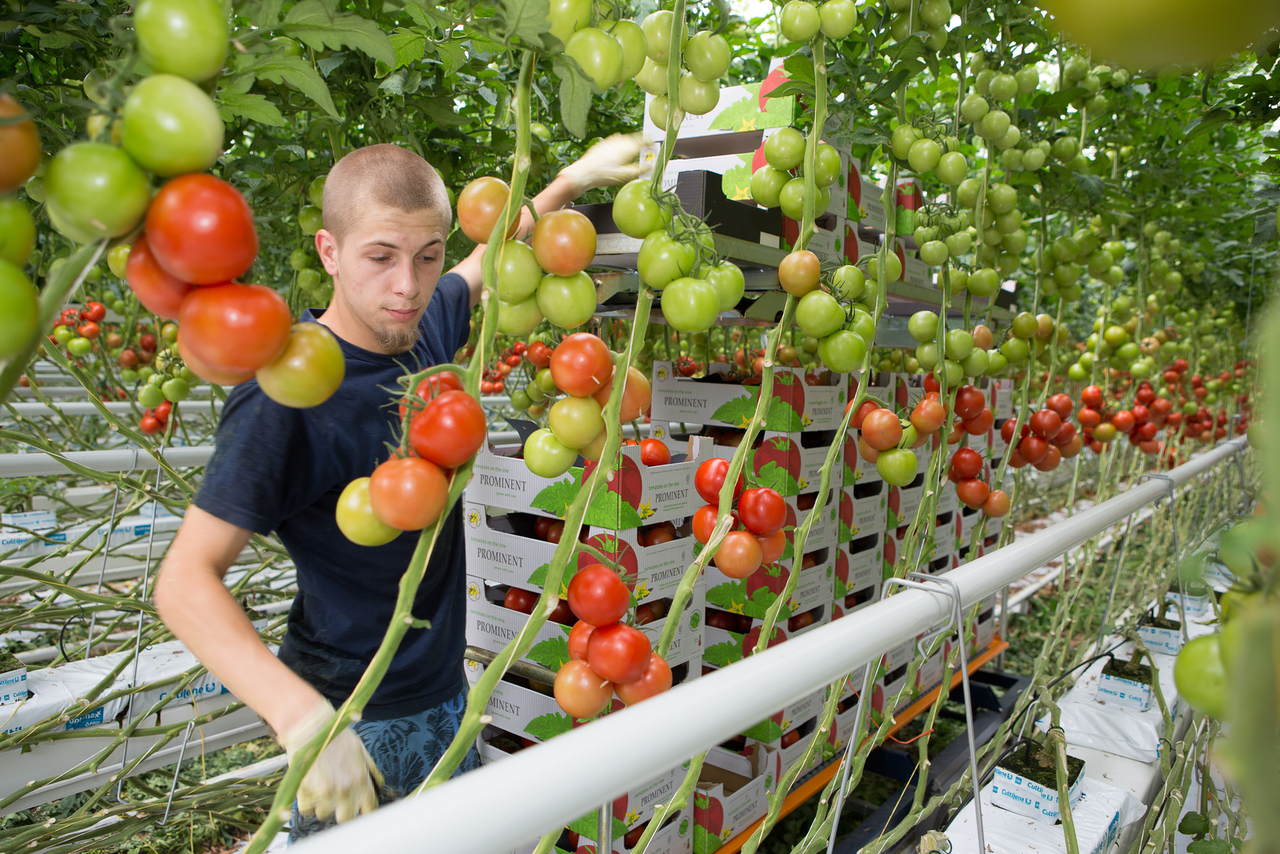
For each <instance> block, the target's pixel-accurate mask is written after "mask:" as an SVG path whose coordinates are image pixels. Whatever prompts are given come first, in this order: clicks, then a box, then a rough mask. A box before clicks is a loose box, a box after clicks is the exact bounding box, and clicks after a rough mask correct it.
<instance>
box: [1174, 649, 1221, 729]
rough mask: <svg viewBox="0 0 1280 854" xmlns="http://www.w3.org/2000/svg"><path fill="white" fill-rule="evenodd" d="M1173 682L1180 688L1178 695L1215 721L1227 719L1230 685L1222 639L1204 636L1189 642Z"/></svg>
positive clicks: (1177, 666)
mask: <svg viewBox="0 0 1280 854" xmlns="http://www.w3.org/2000/svg"><path fill="white" fill-rule="evenodd" d="M1173 681H1174V684H1175V685H1177V686H1178V695H1179V696H1180V697H1182V698H1183V699H1184V700H1186V701H1187V702H1188V703H1189V704H1190V705H1191V708H1193V709H1195V710H1196V711H1198V712H1203V713H1204V714H1206V715H1208V716H1209V717H1211V718H1215V719H1217V720H1224V719H1225V718H1226V714H1227V694H1228V686H1227V670H1226V667H1225V666H1224V665H1223V660H1222V647H1221V636H1220V635H1216V634H1212V635H1201V636H1200V637H1198V638H1192V639H1191V640H1189V641H1187V643H1185V644H1184V645H1183V647H1182V650H1181V651H1180V652H1179V653H1178V659H1177V661H1175V662H1174V665H1173Z"/></svg>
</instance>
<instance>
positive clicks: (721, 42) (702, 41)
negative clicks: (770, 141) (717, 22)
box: [552, 0, 733, 128]
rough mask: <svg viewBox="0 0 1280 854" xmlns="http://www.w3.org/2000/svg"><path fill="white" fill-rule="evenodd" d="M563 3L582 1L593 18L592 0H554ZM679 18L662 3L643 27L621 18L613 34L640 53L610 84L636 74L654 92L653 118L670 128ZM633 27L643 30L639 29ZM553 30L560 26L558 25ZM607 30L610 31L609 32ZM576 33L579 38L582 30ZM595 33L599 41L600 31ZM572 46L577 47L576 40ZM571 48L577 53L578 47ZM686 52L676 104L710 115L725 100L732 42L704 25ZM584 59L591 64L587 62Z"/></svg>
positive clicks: (626, 61)
mask: <svg viewBox="0 0 1280 854" xmlns="http://www.w3.org/2000/svg"><path fill="white" fill-rule="evenodd" d="M557 3H560V4H565V3H574V4H578V3H581V4H582V8H584V9H586V18H587V19H588V20H589V19H590V14H591V12H590V10H591V3H590V2H589V0H555V2H553V3H552V8H553V9H554V8H555V7H556V5H557ZM675 23H676V22H675V16H674V14H673V13H672V12H671V11H669V10H666V9H660V10H658V11H656V12H652V13H650V14H649V15H648V16H647V17H646V18H645V19H644V22H643V23H642V24H641V25H639V26H638V27H637V26H636V25H635V24H633V23H631V22H629V21H618V22H617V23H616V24H612V25H610V28H609V34H612V35H613V36H614V37H616V38H617V40H618V42H619V43H620V44H621V45H622V49H623V53H624V54H634V56H635V58H634V61H633V60H632V59H631V58H630V57H629V56H624V58H623V60H622V62H621V72H620V75H619V76H617V77H614V78H613V82H611V83H609V85H610V86H612V85H613V84H614V83H616V82H618V80H630V79H633V78H634V79H635V81H636V83H637V84H638V85H639V86H640V88H641V89H643V90H644V91H645V92H647V93H649V94H650V95H652V96H653V99H652V100H651V101H650V102H649V118H650V119H651V120H652V121H653V123H654V124H655V125H657V126H658V127H660V128H665V127H666V126H667V123H668V121H669V120H670V118H671V109H672V97H671V96H672V92H671V76H670V75H671V71H670V68H669V62H668V60H669V58H670V53H671V31H672V28H673V26H674V25H675ZM632 27H635V28H636V30H638V33H636V32H633V31H632V29H631V28H632ZM552 32H553V33H554V32H555V29H554V26H553V29H552ZM601 35H606V37H608V35H607V34H605V33H601ZM574 37H575V38H577V34H576V33H575V34H574ZM591 39H592V41H593V42H594V41H596V39H595V37H594V36H592V37H591ZM570 47H571V48H574V47H575V45H571V46H570ZM582 50H584V49H583V48H578V51H579V52H581V51H582ZM567 52H569V53H570V55H574V50H568V51H567ZM683 57H684V69H683V70H681V71H679V73H678V76H677V80H676V92H675V93H674V94H675V107H676V109H677V111H678V112H679V113H680V114H683V113H689V114H690V115H695V116H701V115H705V114H707V113H709V112H711V111H712V110H714V109H715V108H716V105H717V104H718V103H719V102H720V84H719V80H720V78H721V77H723V76H724V75H725V73H726V72H728V70H729V64H730V62H731V61H732V59H733V55H732V51H731V50H730V48H729V43H728V42H727V41H726V40H725V38H724V37H723V36H721V35H720V34H718V33H713V32H710V31H709V30H703V31H701V32H698V33H694V34H693V35H691V36H687V38H686V40H685V43H684V49H683ZM575 58H578V57H577V56H575ZM588 58H590V57H588ZM580 62H581V60H580ZM583 65H584V68H585V67H586V64H585V63H583ZM597 83H599V81H597ZM601 88H607V87H605V86H602V87H601Z"/></svg>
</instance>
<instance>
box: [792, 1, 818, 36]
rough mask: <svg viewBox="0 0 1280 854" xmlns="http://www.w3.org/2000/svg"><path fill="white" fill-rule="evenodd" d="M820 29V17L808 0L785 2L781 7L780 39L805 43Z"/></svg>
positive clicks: (815, 7) (816, 9)
mask: <svg viewBox="0 0 1280 854" xmlns="http://www.w3.org/2000/svg"><path fill="white" fill-rule="evenodd" d="M820 29H822V15H821V13H820V12H818V7H817V6H815V5H813V4H812V3H809V2H808V0H787V4H786V5H785V6H783V7H782V37H783V38H784V39H786V40H787V41H789V42H807V41H809V40H810V39H811V38H813V37H814V36H816V35H817V34H818V31H819V30H820Z"/></svg>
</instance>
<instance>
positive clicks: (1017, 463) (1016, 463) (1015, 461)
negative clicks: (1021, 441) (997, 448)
mask: <svg viewBox="0 0 1280 854" xmlns="http://www.w3.org/2000/svg"><path fill="white" fill-rule="evenodd" d="M1026 464H1027V459H1026V457H1024V456H1022V454H1020V453H1019V452H1018V448H1017V446H1014V447H1013V448H1011V449H1010V451H1009V465H1010V466H1012V467H1013V468H1016V469H1020V468H1022V467H1023V466H1025V465H1026Z"/></svg>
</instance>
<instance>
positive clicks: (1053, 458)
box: [1032, 445, 1062, 471]
mask: <svg viewBox="0 0 1280 854" xmlns="http://www.w3.org/2000/svg"><path fill="white" fill-rule="evenodd" d="M1060 462H1062V451H1060V450H1059V449H1058V446H1057V445H1049V449H1048V450H1047V451H1046V452H1045V455H1044V457H1043V458H1042V459H1041V460H1040V462H1038V463H1032V465H1034V466H1035V467H1036V468H1037V469H1039V470H1040V471H1053V470H1054V469H1056V468H1057V467H1058V463H1060Z"/></svg>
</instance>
